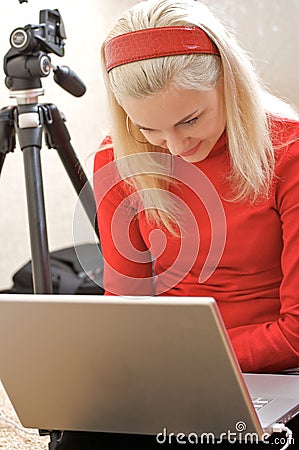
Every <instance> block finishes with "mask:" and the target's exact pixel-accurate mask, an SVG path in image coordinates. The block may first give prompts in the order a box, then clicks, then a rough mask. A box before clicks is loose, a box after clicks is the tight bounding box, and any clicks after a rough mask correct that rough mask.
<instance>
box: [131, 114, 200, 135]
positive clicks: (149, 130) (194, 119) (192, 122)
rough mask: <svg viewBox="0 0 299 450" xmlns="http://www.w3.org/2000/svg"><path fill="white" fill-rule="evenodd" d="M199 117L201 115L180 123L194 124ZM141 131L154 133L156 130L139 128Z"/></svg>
mask: <svg viewBox="0 0 299 450" xmlns="http://www.w3.org/2000/svg"><path fill="white" fill-rule="evenodd" d="M198 119H199V116H197V117H194V118H193V119H190V120H188V121H187V122H182V123H180V124H179V126H180V125H187V126H192V125H194V124H195V123H196V122H197V121H198ZM139 130H140V131H143V132H146V133H152V132H153V131H155V130H151V129H147V128H139Z"/></svg>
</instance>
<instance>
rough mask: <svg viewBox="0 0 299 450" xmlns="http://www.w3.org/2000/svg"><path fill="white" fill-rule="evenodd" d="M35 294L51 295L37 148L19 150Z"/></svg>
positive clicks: (41, 182) (41, 183) (38, 151)
mask: <svg viewBox="0 0 299 450" xmlns="http://www.w3.org/2000/svg"><path fill="white" fill-rule="evenodd" d="M23 157H24V170H25V180H26V193H27V207H28V219H29V228H30V242H31V254H32V274H33V287H34V292H35V294H51V293H52V278H51V270H50V259H49V250H48V234H47V225H46V214H45V205H44V193H43V181H42V171H41V162H40V148H38V147H34V146H33V147H26V148H24V149H23Z"/></svg>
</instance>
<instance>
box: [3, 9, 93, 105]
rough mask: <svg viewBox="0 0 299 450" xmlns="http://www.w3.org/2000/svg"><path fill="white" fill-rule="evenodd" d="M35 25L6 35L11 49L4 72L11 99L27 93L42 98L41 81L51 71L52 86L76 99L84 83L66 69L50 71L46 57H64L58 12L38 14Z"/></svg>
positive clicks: (6, 57)
mask: <svg viewBox="0 0 299 450" xmlns="http://www.w3.org/2000/svg"><path fill="white" fill-rule="evenodd" d="M39 22H40V23H39V25H30V24H29V25H26V26H25V27H23V28H16V29H15V30H13V32H12V33H11V35H10V44H11V48H10V50H9V51H8V52H7V53H6V55H5V57H4V72H5V74H6V78H5V84H6V86H7V88H8V89H10V91H11V97H16V98H20V96H21V98H24V97H27V95H29V91H30V92H31V93H33V94H34V97H36V96H37V95H41V94H43V89H42V83H41V78H42V77H47V76H48V75H49V74H50V72H51V69H53V72H54V81H55V82H56V83H58V84H59V85H60V86H61V87H62V88H63V89H65V90H67V91H68V92H69V93H70V94H72V95H74V96H76V97H80V96H81V95H83V94H84V93H85V91H86V88H85V85H84V83H83V82H82V81H81V80H80V78H79V77H78V76H77V75H76V74H75V73H74V72H73V71H72V70H71V69H69V68H68V67H67V66H62V67H54V66H53V65H52V63H51V58H50V56H49V53H54V54H56V55H57V56H60V57H61V56H64V45H65V42H64V41H65V39H66V34H65V28H64V23H63V20H62V17H61V15H60V13H59V11H58V9H54V10H50V9H44V10H41V11H40V15H39ZM24 91H25V92H24Z"/></svg>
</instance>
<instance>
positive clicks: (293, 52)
mask: <svg viewBox="0 0 299 450" xmlns="http://www.w3.org/2000/svg"><path fill="white" fill-rule="evenodd" d="M204 1H205V3H207V4H208V5H211V6H212V7H213V8H214V9H215V11H216V12H217V13H218V14H219V15H220V16H221V17H222V18H223V20H224V21H225V22H226V23H228V24H229V25H231V26H232V27H233V28H234V29H236V30H237V33H238V36H239V39H240V40H241V42H243V43H244V45H245V46H246V48H247V49H248V50H249V51H250V53H251V54H252V56H253V57H254V58H255V59H256V62H257V67H258V70H259V72H260V73H261V75H262V77H263V79H264V81H265V83H266V84H267V86H269V87H271V88H272V89H273V90H274V92H275V93H277V94H279V95H281V96H282V97H284V98H286V99H288V100H289V101H291V102H292V103H294V104H296V105H298V106H299V83H298V73H299V52H298V50H297V43H298V38H299V0H261V1H259V0H221V1H220V0H204ZM2 3H3V6H4V3H5V9H4V7H3V10H4V11H2V12H1V16H0V29H1V34H0V55H1V58H3V57H4V55H5V53H6V52H7V51H8V49H9V35H10V33H11V31H12V30H13V29H14V28H16V27H19V26H24V25H26V24H27V23H33V24H37V23H38V13H39V10H40V9H43V8H58V9H59V10H60V12H61V14H62V17H63V19H64V23H65V28H66V32H67V40H66V47H65V50H66V53H65V57H64V58H59V57H58V56H55V55H51V59H52V62H53V63H54V64H56V65H69V66H70V67H71V68H72V69H73V70H74V71H75V72H76V73H77V74H78V75H79V76H80V77H81V78H82V79H83V80H84V82H85V83H86V85H87V92H86V94H85V95H84V96H83V97H81V98H75V97H72V96H71V95H70V94H68V93H66V92H65V91H63V90H62V89H61V88H60V87H59V86H58V85H57V84H55V82H54V81H53V76H52V74H51V75H50V76H49V77H47V78H46V79H44V80H43V86H44V88H45V95H44V96H42V97H40V98H39V101H40V102H41V103H42V102H52V103H54V104H56V105H57V107H58V108H59V109H60V110H61V111H63V113H64V114H65V116H66V119H67V127H68V130H69V132H70V134H71V137H72V141H71V142H72V145H73V147H74V149H75V151H76V153H77V155H78V157H79V159H80V161H81V163H82V165H83V167H84V169H85V170H86V173H87V175H88V176H91V171H92V156H91V157H89V156H90V155H91V154H92V153H93V152H94V151H95V150H96V148H97V145H98V143H99V141H100V140H101V139H102V137H103V136H104V135H105V132H106V129H107V121H106V114H105V109H106V105H105V94H104V88H103V83H102V79H101V73H100V63H99V47H100V43H101V41H102V39H103V38H104V36H105V34H106V32H107V31H108V30H109V28H110V27H111V25H112V24H113V22H114V20H115V19H116V17H117V16H118V15H119V14H120V13H121V12H122V11H123V10H125V9H126V8H127V7H129V6H131V5H132V4H134V3H137V1H134V0H85V1H84V2H81V1H77V2H74V1H73V0H60V1H58V0H56V1H54V0H47V1H46V0H29V1H28V4H25V3H24V4H22V5H20V4H19V2H18V0H9V1H8V0H7V1H5V2H4V0H2ZM1 79H2V80H3V81H1ZM9 104H15V100H14V99H10V98H9V91H8V89H7V88H6V87H5V85H4V74H3V75H1V73H0V107H3V106H7V105H9ZM41 156H42V167H43V177H44V189H45V198H46V211H47V222H48V234H49V246H50V249H51V250H54V249H58V248H61V247H64V246H68V245H72V242H73V238H72V218H73V212H74V209H75V206H76V202H77V196H76V194H75V192H74V189H73V187H72V185H71V183H70V181H69V179H68V177H67V174H66V172H65V171H64V169H63V168H62V165H61V163H60V160H59V157H58V155H57V153H56V151H55V150H49V149H48V148H47V147H46V146H44V147H43V149H42V152H41ZM24 183H25V181H24V175H23V160H22V152H21V151H20V150H19V148H18V147H17V148H16V150H15V151H14V153H10V154H8V155H7V157H6V160H5V163H4V167H3V170H2V174H1V178H0V214H1V216H0V217H1V220H0V289H1V288H6V287H9V286H10V284H11V277H12V274H13V273H14V272H15V271H16V270H17V269H18V268H19V267H20V266H21V265H22V264H23V263H24V262H26V261H27V260H28V259H30V246H29V232H28V224H27V211H26V207H27V205H26V198H25V184H24Z"/></svg>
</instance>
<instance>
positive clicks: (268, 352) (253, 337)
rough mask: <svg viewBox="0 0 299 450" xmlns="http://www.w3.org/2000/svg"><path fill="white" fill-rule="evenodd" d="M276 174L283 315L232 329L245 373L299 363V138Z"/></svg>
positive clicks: (280, 368)
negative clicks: (281, 248) (280, 234)
mask: <svg viewBox="0 0 299 450" xmlns="http://www.w3.org/2000/svg"><path fill="white" fill-rule="evenodd" d="M297 136H298V134H297ZM276 173H277V176H278V177H277V181H276V196H275V198H276V208H277V211H278V213H279V215H280V218H281V224H282V237H283V251H282V255H281V267H282V273H283V279H282V283H281V287H280V311H279V318H278V320H277V321H275V322H269V323H264V324H260V325H256V324H255V325H246V326H241V327H237V328H233V329H230V330H228V332H229V336H230V338H231V341H232V344H233V347H234V349H235V352H236V354H237V357H238V360H239V362H240V365H241V368H242V370H243V371H244V372H257V371H258V372H279V371H281V370H283V369H285V368H286V367H288V368H291V367H298V366H299V141H297V142H296V143H294V144H291V145H290V146H289V149H288V151H287V153H286V154H284V157H283V159H281V161H279V163H278V165H277V171H276Z"/></svg>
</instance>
